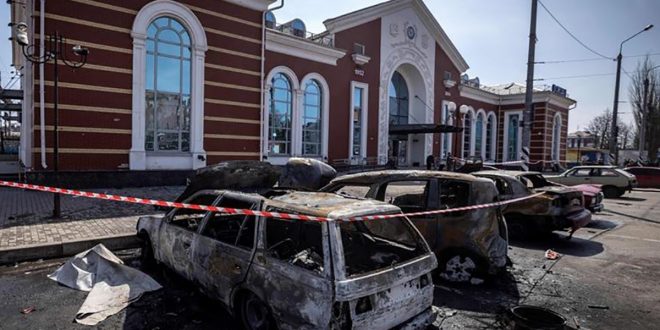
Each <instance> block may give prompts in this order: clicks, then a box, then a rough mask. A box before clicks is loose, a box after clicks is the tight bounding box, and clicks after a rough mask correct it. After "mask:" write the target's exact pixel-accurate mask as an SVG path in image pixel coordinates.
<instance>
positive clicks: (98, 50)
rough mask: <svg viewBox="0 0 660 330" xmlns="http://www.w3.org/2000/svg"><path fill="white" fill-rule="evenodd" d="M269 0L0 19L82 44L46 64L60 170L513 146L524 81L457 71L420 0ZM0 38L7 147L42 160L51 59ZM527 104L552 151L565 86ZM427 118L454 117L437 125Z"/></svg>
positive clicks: (158, 4)
mask: <svg viewBox="0 0 660 330" xmlns="http://www.w3.org/2000/svg"><path fill="white" fill-rule="evenodd" d="M273 2H274V1H273V0H223V1H203V0H184V1H177V2H175V1H171V0H156V1H146V0H139V1H138V0H136V1H119V0H94V1H91V0H66V1H54V0H47V1H46V0H28V1H25V2H21V3H18V2H13V4H12V17H13V18H12V20H13V23H17V22H19V21H24V22H26V23H27V24H28V26H29V29H30V33H29V35H30V37H31V43H32V44H34V45H35V46H36V47H35V48H34V49H35V50H36V51H37V52H38V50H39V49H40V47H39V46H40V43H41V41H42V40H45V39H47V36H48V35H50V34H52V33H54V32H55V31H58V32H59V33H61V34H62V35H64V36H65V37H66V38H67V41H68V43H69V44H70V45H73V44H81V45H83V46H85V47H87V48H89V50H90V54H89V57H88V63H87V64H86V65H85V66H84V67H83V68H81V69H77V70H75V71H74V70H71V69H69V68H67V67H65V66H63V65H61V67H60V82H59V86H60V98H59V109H60V120H59V127H60V128H59V136H60V149H59V154H60V155H59V159H60V169H61V170H69V171H81V170H84V171H88V170H100V171H118V170H133V171H140V170H190V169H195V168H199V167H203V166H205V165H207V164H212V163H217V162H220V161H223V160H232V159H267V160H269V161H271V162H273V163H278V164H279V163H283V162H284V161H286V159H287V158H289V157H292V156H306V157H315V158H318V159H322V160H325V161H328V162H334V161H338V160H347V161H349V162H353V163H360V162H365V161H373V162H379V163H385V162H387V161H388V159H392V158H395V159H396V161H397V162H398V163H399V164H401V165H408V166H412V165H417V164H423V163H424V159H425V158H426V156H428V155H430V154H433V155H435V156H439V157H445V156H446V155H447V153H449V152H451V153H452V154H453V155H456V156H461V157H465V156H471V155H474V156H481V157H482V158H484V159H485V160H487V161H507V160H518V159H520V149H521V148H520V140H521V135H522V132H521V129H520V120H522V109H523V108H524V87H522V88H521V86H519V85H504V86H498V87H484V86H481V85H479V84H478V81H476V80H474V79H472V80H470V79H467V77H466V76H464V75H462V74H463V73H464V72H465V71H466V70H467V69H468V66H467V63H466V61H465V60H464V59H463V57H462V56H461V54H460V53H459V51H458V50H457V49H456V47H455V46H454V45H453V44H452V42H451V40H449V38H448V36H447V35H446V34H445V32H444V31H443V30H442V28H441V27H440V25H439V24H438V22H437V21H436V20H435V18H434V17H433V15H432V14H431V13H430V12H429V10H428V8H427V7H426V6H425V5H424V3H423V2H422V1H421V0H392V1H388V2H384V3H382V4H379V5H376V6H372V7H368V8H365V9H362V10H359V11H356V12H352V13H348V14H346V15H343V16H340V17H337V18H333V19H329V20H327V21H325V22H324V23H325V26H326V31H324V32H322V33H320V34H311V33H309V32H307V31H306V29H305V26H304V23H303V21H301V20H294V21H291V22H287V23H284V24H278V22H276V19H275V17H276V14H277V12H276V11H275V12H274V13H271V12H267V11H266V10H267V7H268V5H270V4H272V3H273ZM41 4H45V5H44V6H43V7H41ZM273 14H274V15H273ZM42 23H43V26H42ZM42 27H43V33H42V31H41V28H42ZM14 47H15V49H14V52H15V56H14V64H15V65H16V66H17V67H21V66H23V68H24V69H23V70H24V77H23V81H22V83H23V86H24V99H23V111H22V114H21V117H22V126H21V127H22V132H21V133H22V136H21V145H20V152H19V157H20V159H21V161H22V162H23V164H24V165H25V166H26V167H27V168H28V169H29V170H31V171H47V170H50V168H51V165H50V164H52V156H53V139H52V135H53V134H52V133H53V132H52V130H53V111H52V108H53V105H54V100H53V75H52V74H51V73H52V71H53V70H52V65H53V64H52V62H50V63H48V64H45V65H43V66H40V65H32V64H30V63H26V62H25V61H24V59H23V56H22V53H21V52H20V48H19V47H18V46H17V45H14ZM72 56H73V55H72ZM40 73H43V75H40ZM534 103H535V115H534V123H533V133H532V134H533V135H532V146H531V147H532V148H531V152H532V155H531V158H532V160H544V161H548V162H551V161H560V162H563V161H564V159H565V153H566V151H565V141H566V128H567V126H568V125H567V120H568V111H569V107H570V106H572V105H573V104H574V103H575V101H573V100H571V99H569V98H567V97H566V96H565V94H563V95H562V94H561V93H558V92H557V90H555V91H554V92H553V91H542V90H539V91H535V93H534ZM42 118H43V120H42ZM441 124H447V125H453V126H459V127H464V128H465V129H464V131H463V132H461V133H444V134H440V133H437V130H438V128H437V127H439V126H438V125H441ZM397 129H398V130H397ZM401 129H404V131H401ZM406 129H407V131H406ZM411 130H412V131H411ZM401 132H403V133H401Z"/></svg>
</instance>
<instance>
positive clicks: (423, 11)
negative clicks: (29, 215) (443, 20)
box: [323, 0, 469, 72]
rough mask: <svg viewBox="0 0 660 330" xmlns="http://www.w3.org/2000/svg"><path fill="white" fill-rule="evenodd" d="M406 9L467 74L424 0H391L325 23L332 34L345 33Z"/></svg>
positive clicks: (456, 50) (451, 44) (465, 66)
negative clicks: (414, 14) (416, 15)
mask: <svg viewBox="0 0 660 330" xmlns="http://www.w3.org/2000/svg"><path fill="white" fill-rule="evenodd" d="M405 8H413V9H414V10H415V12H416V13H417V14H418V15H419V18H420V20H421V21H422V22H423V23H424V25H425V26H426V28H427V29H428V30H429V32H430V33H431V35H433V38H434V39H435V41H436V43H438V45H440V48H441V49H442V50H443V51H444V52H445V53H446V54H447V56H449V59H450V60H451V62H452V63H453V64H454V66H456V68H457V69H458V71H460V72H465V71H467V69H468V68H469V66H468V64H467V62H465V59H464V58H463V56H461V54H460V53H459V52H458V49H456V46H454V44H453V43H452V42H451V40H450V39H449V37H448V36H447V34H446V33H445V31H444V30H443V29H442V27H441V26H440V24H439V23H438V21H437V20H436V19H435V17H434V16H433V14H432V13H431V11H429V9H428V7H426V5H425V4H424V2H423V1H422V0H391V1H388V2H384V3H381V4H378V5H375V6H371V7H367V8H364V9H362V10H358V11H355V12H352V13H348V14H346V15H342V16H339V17H336V18H332V19H329V20H326V21H324V22H323V24H325V27H326V29H327V30H328V31H329V32H330V33H337V32H340V31H344V30H347V29H350V28H353V27H356V26H358V25H362V24H364V23H367V22H370V21H372V20H374V19H377V18H380V17H383V16H386V15H389V14H392V13H395V12H398V11H400V10H402V9H405Z"/></svg>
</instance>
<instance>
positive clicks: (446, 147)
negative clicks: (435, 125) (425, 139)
mask: <svg viewBox="0 0 660 330" xmlns="http://www.w3.org/2000/svg"><path fill="white" fill-rule="evenodd" d="M455 110H456V104H454V103H451V102H449V103H445V104H444V106H443V109H442V124H444V125H448V126H451V125H453V124H454V111H455ZM453 134H454V133H443V134H442V151H441V157H442V159H446V158H447V156H448V153H450V152H451V145H452V143H451V142H452V141H451V139H452V137H453Z"/></svg>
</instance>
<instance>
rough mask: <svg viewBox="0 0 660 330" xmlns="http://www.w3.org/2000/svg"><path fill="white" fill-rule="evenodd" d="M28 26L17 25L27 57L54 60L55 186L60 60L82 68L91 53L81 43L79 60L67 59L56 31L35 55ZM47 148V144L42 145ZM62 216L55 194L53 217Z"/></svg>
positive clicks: (36, 60) (77, 47)
mask: <svg viewBox="0 0 660 330" xmlns="http://www.w3.org/2000/svg"><path fill="white" fill-rule="evenodd" d="M27 30H28V26H27V24H25V23H18V24H17V25H16V42H17V43H18V44H19V45H20V46H21V48H22V51H23V55H24V56H25V58H26V59H27V60H28V61H30V62H31V63H34V64H44V63H48V62H49V61H51V60H52V61H53V62H52V64H53V89H54V92H53V94H54V95H53V98H54V100H53V172H54V175H55V186H59V147H60V139H59V111H58V106H59V100H60V99H59V96H60V95H59V88H58V84H59V80H60V79H59V78H60V76H59V69H58V66H59V61H62V63H64V65H66V66H68V67H70V68H73V69H77V68H81V67H82V66H83V65H85V63H87V55H89V50H88V49H87V48H83V47H81V46H80V45H75V46H73V47H72V51H73V53H74V54H75V55H76V56H78V57H79V58H80V60H79V61H71V60H69V59H67V57H66V52H65V51H64V48H65V46H66V40H65V39H64V37H62V35H60V34H59V33H58V32H55V34H54V35H50V36H48V38H47V41H48V42H47V43H46V44H45V47H46V49H45V52H44V54H45V55H44V56H35V55H34V54H35V52H34V51H33V52H32V53H30V49H29V48H31V47H32V46H30V44H29V38H28V35H27ZM41 147H42V148H45V147H46V146H45V145H44V146H41ZM60 216H61V208H60V195H59V194H57V193H56V194H53V218H59V217H60Z"/></svg>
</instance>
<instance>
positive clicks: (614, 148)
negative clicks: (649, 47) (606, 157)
mask: <svg viewBox="0 0 660 330" xmlns="http://www.w3.org/2000/svg"><path fill="white" fill-rule="evenodd" d="M651 28H653V24H649V25H647V26H646V27H645V28H644V29H643V30H641V31H639V32H637V33H635V34H633V35H632V36H631V37H629V38H628V39H626V40H624V41H622V42H621V44H620V45H619V55H617V57H616V83H615V84H614V106H613V109H612V133H611V136H610V154H611V155H614V164H616V165H618V164H619V151H618V145H617V138H618V137H619V126H617V122H616V119H617V118H616V117H617V115H618V113H619V83H620V81H621V59H622V58H623V55H621V52H622V51H623V44H624V43H626V42H627V41H628V40H630V39H632V38H634V37H636V36H638V35H639V34H640V33H642V32H645V31H648V30H650V29H651ZM611 162H612V160H611V159H610V163H611Z"/></svg>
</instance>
